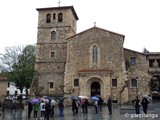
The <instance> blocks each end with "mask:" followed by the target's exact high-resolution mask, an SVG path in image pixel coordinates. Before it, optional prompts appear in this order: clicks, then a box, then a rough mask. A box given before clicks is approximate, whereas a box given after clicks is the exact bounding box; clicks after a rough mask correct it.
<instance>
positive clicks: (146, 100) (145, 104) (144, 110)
mask: <svg viewBox="0 0 160 120" xmlns="http://www.w3.org/2000/svg"><path fill="white" fill-rule="evenodd" d="M148 104H149V102H148V99H147V98H146V97H144V98H143V99H142V102H141V105H142V107H143V112H144V113H145V114H147V108H148Z"/></svg>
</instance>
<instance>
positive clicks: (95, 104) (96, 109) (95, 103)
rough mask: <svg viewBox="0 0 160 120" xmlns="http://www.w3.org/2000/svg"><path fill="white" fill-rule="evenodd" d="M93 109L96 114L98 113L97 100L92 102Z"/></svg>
mask: <svg viewBox="0 0 160 120" xmlns="http://www.w3.org/2000/svg"><path fill="white" fill-rule="evenodd" d="M94 107H95V111H96V113H98V101H97V100H95V101H94Z"/></svg>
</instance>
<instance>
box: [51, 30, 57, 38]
mask: <svg viewBox="0 0 160 120" xmlns="http://www.w3.org/2000/svg"><path fill="white" fill-rule="evenodd" d="M51 39H52V40H56V31H55V30H51Z"/></svg>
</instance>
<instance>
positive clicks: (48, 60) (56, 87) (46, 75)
mask: <svg viewBox="0 0 160 120" xmlns="http://www.w3.org/2000/svg"><path fill="white" fill-rule="evenodd" d="M36 10H37V11H38V14H39V15H38V33H37V44H36V64H35V70H36V71H37V74H38V76H37V79H36V81H35V80H34V82H37V85H38V86H42V87H43V88H44V89H43V91H42V92H40V94H41V95H49V96H62V95H63V92H62V90H61V89H60V86H61V85H64V73H65V63H66V59H67V40H66V38H68V37H70V36H73V35H75V34H76V26H77V20H78V16H77V14H76V12H75V10H74V7H73V6H64V7H49V8H37V9H36Z"/></svg>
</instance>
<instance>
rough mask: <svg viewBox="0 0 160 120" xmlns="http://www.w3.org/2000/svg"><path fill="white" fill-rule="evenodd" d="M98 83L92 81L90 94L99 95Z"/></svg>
mask: <svg viewBox="0 0 160 120" xmlns="http://www.w3.org/2000/svg"><path fill="white" fill-rule="evenodd" d="M100 90H101V88H100V84H99V82H93V83H92V84H91V96H95V95H100V94H101V93H100Z"/></svg>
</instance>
